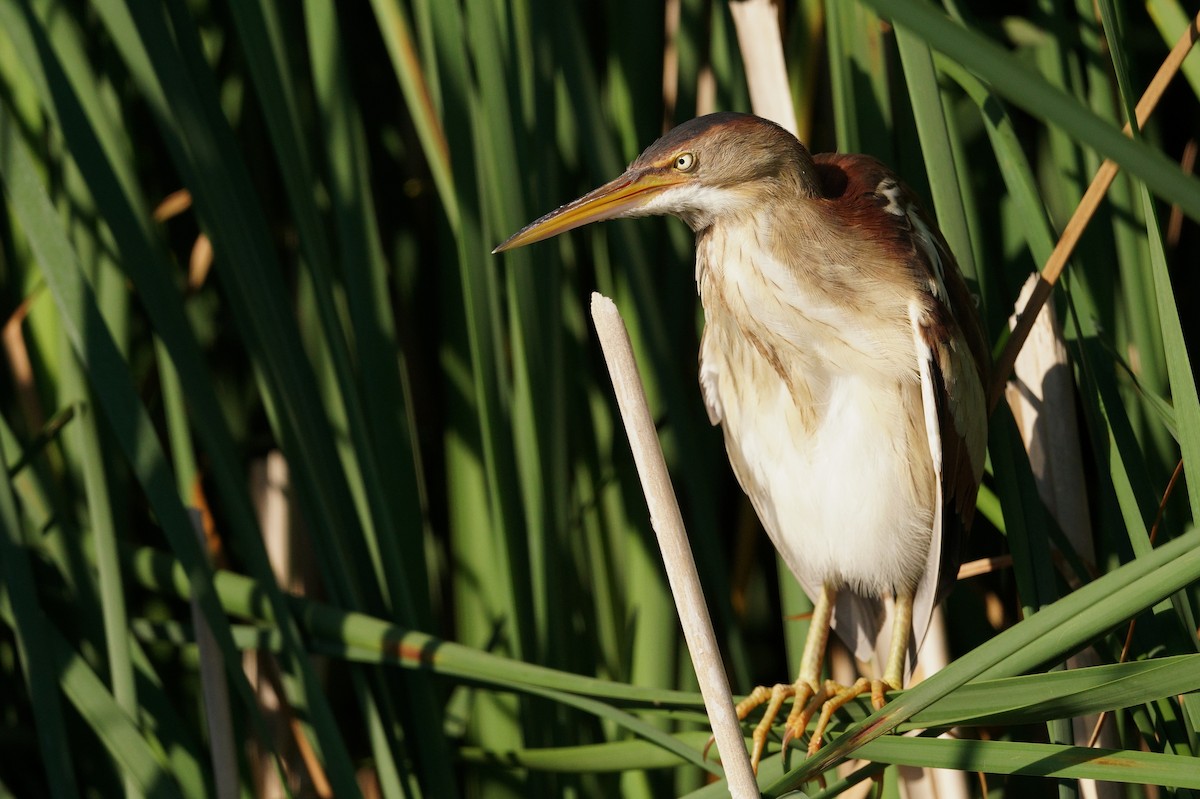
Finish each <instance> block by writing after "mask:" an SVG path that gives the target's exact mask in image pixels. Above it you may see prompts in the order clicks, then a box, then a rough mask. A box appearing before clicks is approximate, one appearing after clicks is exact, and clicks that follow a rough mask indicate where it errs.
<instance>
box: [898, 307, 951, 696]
mask: <svg viewBox="0 0 1200 799" xmlns="http://www.w3.org/2000/svg"><path fill="white" fill-rule="evenodd" d="M908 318H909V322H910V323H911V324H912V332H913V347H914V354H915V355H916V356H917V368H918V369H919V370H920V373H921V405H922V408H923V409H924V411H925V433H926V435H927V437H928V439H929V457H930V460H931V461H932V462H933V471H934V478H935V479H934V485H935V486H936V490H935V492H934V504H933V530H932V535H931V536H930V538H929V553H928V554H927V555H926V558H925V572H924V574H923V575H922V577H921V582H920V583H919V584H918V585H917V591H916V595H915V597H914V598H913V641H912V648H911V649H910V652H917V651H920V649H921V644H922V643H923V642H924V640H925V632H926V630H927V629H928V627H929V619H930V617H931V616H932V615H933V604H934V600H935V598H936V592H937V583H938V574H939V572H940V571H941V561H942V506H943V503H944V499H943V495H942V434H941V427H940V425H939V423H938V408H937V397H936V396H935V394H934V390H935V389H934V385H933V372H932V369H933V365H934V360H933V359H934V357H935V356H934V353H933V350H932V349H931V348H930V347H929V344H928V343H926V341H925V337H924V336H923V335H922V334H921V308H920V306H918V304H917V303H916V302H910V303H909V304H908ZM906 677H907V669H906Z"/></svg>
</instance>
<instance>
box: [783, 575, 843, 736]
mask: <svg viewBox="0 0 1200 799" xmlns="http://www.w3.org/2000/svg"><path fill="white" fill-rule="evenodd" d="M836 599H837V589H835V588H833V587H831V586H829V585H828V584H825V585H822V586H821V593H820V594H819V595H818V596H817V601H816V605H815V606H814V607H813V615H812V620H811V621H810V622H809V627H808V637H807V638H806V639H805V641H804V654H803V656H802V657H801V658H800V676H799V677H798V678H797V679H796V684H795V686H794V687H795V700H794V701H793V703H792V712H791V713H789V714H788V718H787V723H786V724H785V725H784V733H783V749H784V750H786V749H787V746H788V743H790V742H791V740H792V739H793V738H798V737H799V736H801V735H802V734H803V733H804V730H805V729H806V728H807V727H808V721H809V719H811V718H812V715H813V712H814V710H815V709H816V708H817V707H820V705H819V704H814V702H815V699H816V697H817V695H818V694H820V693H821V691H822V690H823V689H822V688H821V664H822V662H823V661H824V660H825V647H826V646H827V645H828V644H829V629H830V622H831V621H832V620H833V603H834V601H835V600H836Z"/></svg>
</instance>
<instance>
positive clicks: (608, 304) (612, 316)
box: [592, 293, 759, 799]
mask: <svg viewBox="0 0 1200 799" xmlns="http://www.w3.org/2000/svg"><path fill="white" fill-rule="evenodd" d="M592 321H593V322H594V324H595V325H596V333H597V334H598V335H599V337H600V346H601V347H602V348H603V350H604V359H605V361H606V362H607V364H608V372H609V375H610V376H611V377H612V382H613V390H614V391H615V393H616V395H617V406H618V407H619V408H620V410H621V419H622V421H623V422H624V424H625V432H626V435H627V436H628V437H629V446H630V447H631V448H632V449H633V460H634V463H635V464H636V465H637V471H638V477H639V478H640V480H641V482H642V491H643V492H644V493H645V495H646V504H647V505H648V506H649V508H650V524H651V526H652V527H653V528H654V533H655V535H656V536H657V537H658V546H659V549H660V550H661V551H662V556H663V565H664V566H665V567H666V570H667V579H668V581H669V582H670V584H671V595H672V597H673V598H674V599H675V608H676V610H677V611H678V613H679V621H680V623H681V624H682V625H683V637H684V640H685V641H687V647H688V652H689V653H690V654H691V656H692V667H693V668H695V670H696V678H697V680H698V681H699V683H700V693H701V694H702V695H703V696H704V708H705V710H706V711H707V712H708V719H709V722H710V723H711V724H712V730H713V737H714V738H715V739H716V744H717V751H718V752H719V753H720V755H721V764H722V765H723V766H724V768H725V780H726V782H727V783H728V785H729V792H730V795H731V796H733V797H734V799H758V796H759V792H758V784H757V782H756V781H755V779H754V772H753V771H752V770H751V769H750V757H749V755H748V754H747V752H746V742H745V739H744V738H743V737H742V727H741V724H740V723H739V722H738V718H737V714H736V713H735V712H734V709H733V698H732V696H731V694H730V690H729V680H728V678H727V677H726V675H725V666H724V664H723V663H722V662H721V651H720V648H719V647H718V646H717V637H716V635H715V634H714V633H713V627H712V621H711V619H710V618H709V615H708V606H707V605H705V603H704V594H703V592H702V590H701V588H700V575H699V574H698V573H697V572H696V562H695V560H693V559H692V550H691V547H690V546H689V544H688V539H687V532H686V531H685V530H684V528H683V517H682V516H681V515H680V513H679V504H678V503H677V502H676V500H675V490H674V488H672V486H671V478H670V476H669V475H668V474H667V464H666V462H665V461H664V460H663V454H662V447H661V445H660V444H659V440H658V433H657V431H656V430H655V428H654V421H653V419H651V418H650V408H649V406H648V405H647V404H646V392H645V390H644V389H643V387H642V381H641V378H640V377H639V376H638V369H637V362H636V361H635V360H634V357H633V348H632V347H631V346H630V343H629V333H628V331H627V330H626V329H625V323H624V322H623V321H622V320H621V315H620V313H619V312H618V311H617V306H616V305H615V304H613V301H612V300H610V299H609V298H608V297H605V296H603V295H602V294H598V293H593V294H592Z"/></svg>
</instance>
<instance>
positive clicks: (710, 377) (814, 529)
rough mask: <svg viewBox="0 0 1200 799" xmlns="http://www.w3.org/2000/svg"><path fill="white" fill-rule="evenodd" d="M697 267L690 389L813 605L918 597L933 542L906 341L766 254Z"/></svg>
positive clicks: (911, 356) (924, 452)
mask: <svg viewBox="0 0 1200 799" xmlns="http://www.w3.org/2000/svg"><path fill="white" fill-rule="evenodd" d="M711 244H715V245H717V246H716V247H715V251H714V248H711V247H710V248H709V249H708V250H707V251H705V250H703V249H700V248H698V258H700V257H708V258H710V259H712V258H720V259H721V260H709V261H708V262H707V263H704V264H698V278H699V288H700V294H701V300H702V302H703V305H704V309H705V331H704V339H703V343H702V346H701V357H700V361H701V368H700V377H701V385H702V388H703V391H704V396H705V401H706V404H707V405H708V408H709V414H710V418H711V419H712V420H713V422H714V423H717V422H719V423H720V424H722V426H723V431H724V434H725V442H726V448H727V450H728V452H729V456H730V462H731V464H732V465H733V469H734V471H735V473H736V475H737V477H738V480H739V482H740V483H741V485H742V487H743V489H745V491H746V493H747V494H748V495H749V496H750V499H751V501H752V503H753V504H754V507H755V509H756V511H757V512H758V515H759V518H760V519H761V520H762V522H763V525H764V527H765V528H766V529H767V532H768V533H769V534H770V536H771V539H772V541H773V543H774V544H775V546H776V548H777V549H778V550H779V551H780V553H781V554H782V555H783V557H784V559H785V561H786V562H787V563H788V565H789V567H790V568H791V570H792V571H793V572H794V573H795V574H796V576H797V577H798V578H799V579H800V581H801V582H802V583H803V584H804V585H805V587H806V589H808V590H809V591H810V593H811V592H812V591H813V590H815V588H816V587H817V586H819V585H820V583H821V582H823V581H826V580H832V581H833V582H835V583H836V584H840V585H843V586H847V587H849V588H851V589H852V590H855V591H857V592H858V593H862V594H864V595H867V596H880V595H882V594H884V593H888V592H891V591H893V590H895V589H896V588H897V587H899V586H908V587H911V586H913V585H915V583H916V581H917V579H918V578H919V577H920V574H921V572H922V569H923V565H924V560H925V553H926V551H927V550H928V545H929V540H930V537H931V533H932V523H933V504H934V496H935V491H936V487H935V483H934V480H935V473H934V469H933V464H932V462H931V460H930V456H929V448H928V443H927V437H926V435H925V429H924V414H923V411H922V406H921V389H920V383H919V375H918V370H917V362H916V357H915V353H914V352H913V344H912V333H911V329H910V328H906V327H904V326H901V327H900V330H899V331H898V332H894V331H893V326H892V325H890V324H889V320H888V319H886V315H880V314H875V315H868V316H867V317H863V316H862V315H860V314H857V313H855V311H854V309H853V308H852V306H843V305H839V304H838V303H837V302H836V301H831V300H830V299H829V298H827V297H825V296H824V295H822V293H821V291H820V290H819V288H815V287H813V286H809V285H806V284H805V282H804V280H803V278H802V277H800V278H798V277H797V276H796V274H795V272H794V270H792V269H790V268H788V267H786V266H785V265H783V264H780V263H778V262H777V261H774V260H773V259H771V258H770V256H769V254H764V253H761V252H760V253H757V254H754V253H749V254H748V253H746V252H745V250H744V248H741V249H739V250H738V251H736V252H735V251H734V248H733V247H732V246H731V245H729V244H728V243H725V244H724V246H721V244H722V242H721V241H720V240H717V241H716V242H711Z"/></svg>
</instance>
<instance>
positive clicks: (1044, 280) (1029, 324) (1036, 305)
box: [988, 14, 1200, 414]
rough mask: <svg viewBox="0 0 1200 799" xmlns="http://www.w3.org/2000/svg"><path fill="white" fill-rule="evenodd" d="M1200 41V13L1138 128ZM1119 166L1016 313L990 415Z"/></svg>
mask: <svg viewBox="0 0 1200 799" xmlns="http://www.w3.org/2000/svg"><path fill="white" fill-rule="evenodd" d="M1197 38H1200V14H1197V15H1196V17H1195V18H1194V19H1192V22H1191V24H1190V25H1188V27H1187V30H1185V31H1184V32H1183V35H1182V36H1180V37H1179V41H1177V42H1176V43H1175V46H1174V47H1173V48H1171V52H1170V53H1169V54H1168V55H1167V58H1166V60H1165V61H1163V63H1162V66H1161V67H1159V68H1158V72H1157V73H1155V75H1154V78H1153V80H1151V81H1150V85H1149V86H1147V87H1146V92H1145V94H1143V95H1142V99H1140V100H1138V104H1137V107H1136V108H1134V116H1135V117H1136V118H1137V124H1138V128H1139V129H1141V128H1142V127H1144V126H1145V124H1146V120H1148V119H1149V118H1150V115H1151V114H1152V113H1154V109H1155V107H1156V106H1157V105H1158V101H1159V100H1160V99H1161V98H1162V96H1163V92H1165V91H1166V90H1167V85H1168V84H1170V82H1171V80H1172V79H1173V78H1174V77H1175V75H1176V74H1177V73H1178V72H1179V67H1180V65H1182V64H1183V60H1184V59H1185V58H1187V54H1188V53H1189V52H1190V51H1191V49H1192V45H1193V44H1195V43H1196V39H1197ZM1129 133H1130V126H1129V125H1128V124H1126V125H1125V135H1127V136H1128V135H1129ZM1118 169H1119V167H1118V166H1117V164H1116V162H1114V161H1113V160H1112V159H1105V161H1104V163H1103V164H1101V165H1100V168H1099V169H1098V170H1096V176H1095V177H1094V178H1092V184H1091V185H1090V186H1088V190H1087V192H1086V193H1084V195H1083V199H1082V200H1080V201H1079V205H1078V206H1076V208H1075V213H1073V214H1072V215H1071V219H1070V221H1069V222H1067V226H1066V227H1065V228H1063V232H1062V236H1061V237H1060V238H1059V240H1058V244H1056V245H1055V246H1054V252H1052V253H1050V258H1049V259H1048V260H1047V261H1046V265H1045V267H1044V268H1043V269H1042V272H1041V275H1040V276H1039V279H1038V282H1037V285H1036V286H1035V287H1034V289H1033V293H1032V294H1030V295H1029V301H1028V302H1027V303H1025V306H1024V307H1023V308H1020V309H1018V310H1017V312H1016V316H1017V323H1016V325H1015V326H1014V327H1013V330H1012V334H1011V335H1010V336H1009V338H1008V343H1007V344H1006V345H1005V347H1004V352H1003V353H1001V355H1000V358H999V359H998V360H997V361H996V368H995V369H994V370H993V372H992V385H991V386H990V387H989V389H988V412H989V414H990V413H991V411H992V410H994V409H995V407H996V403H997V402H999V401H1000V397H1001V396H1003V395H1004V385H1005V383H1007V382H1008V376H1009V375H1010V374H1012V370H1013V364H1015V363H1016V361H1017V353H1019V352H1020V351H1021V347H1022V346H1024V344H1025V339H1026V338H1027V337H1028V336H1029V331H1030V330H1032V329H1033V323H1034V321H1035V320H1036V319H1037V315H1038V311H1040V310H1041V309H1042V306H1043V305H1045V304H1046V300H1048V299H1049V298H1050V293H1051V291H1052V290H1053V289H1054V284H1055V283H1057V282H1058V278H1059V276H1060V275H1061V274H1062V271H1063V269H1064V268H1066V265H1067V261H1068V260H1070V258H1071V254H1072V253H1073V252H1075V245H1077V244H1078V243H1079V239H1080V237H1082V236H1083V231H1084V230H1085V229H1087V226H1088V223H1089V222H1091V221H1092V217H1093V216H1094V215H1095V213H1096V209H1097V208H1099V207H1100V202H1101V201H1102V200H1103V199H1104V195H1105V194H1107V193H1108V187H1109V186H1111V185H1112V182H1113V179H1114V178H1115V177H1116V176H1117V170H1118Z"/></svg>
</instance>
